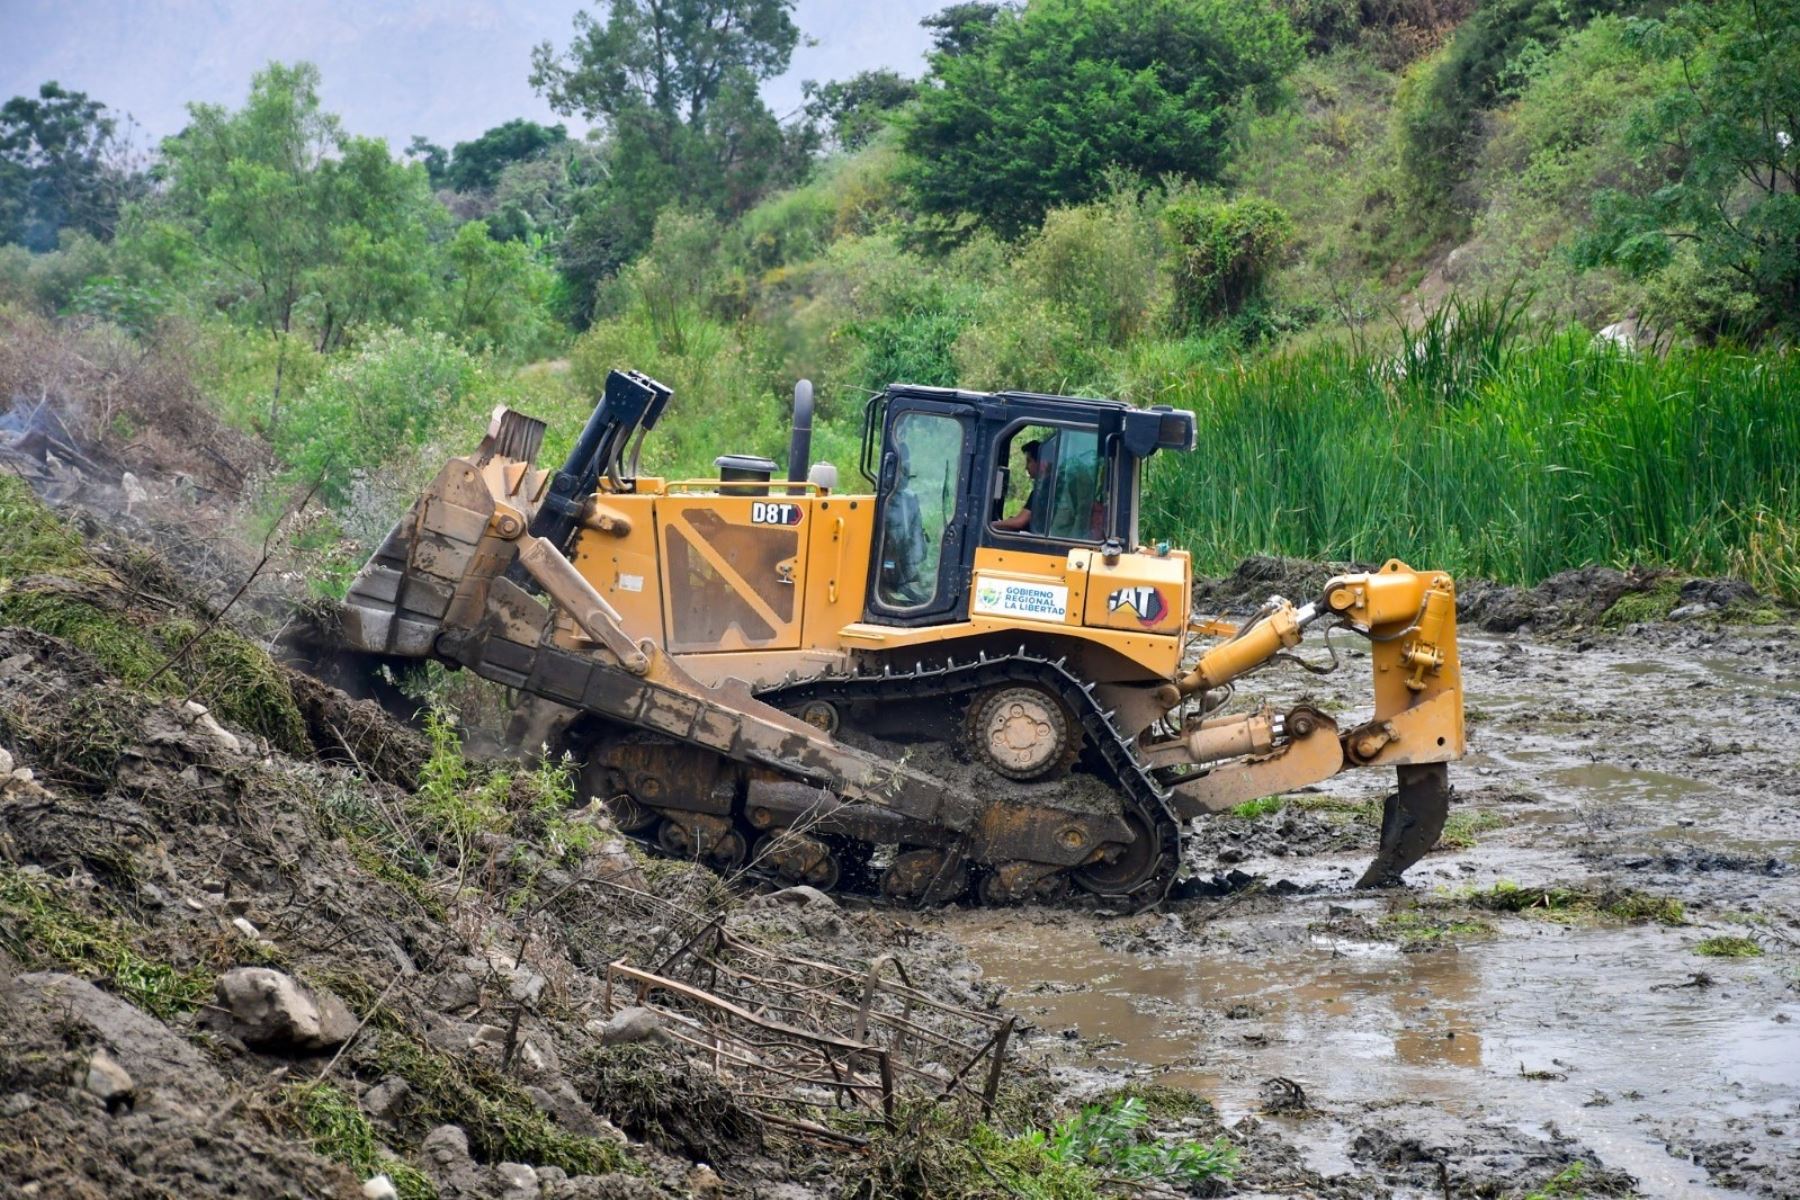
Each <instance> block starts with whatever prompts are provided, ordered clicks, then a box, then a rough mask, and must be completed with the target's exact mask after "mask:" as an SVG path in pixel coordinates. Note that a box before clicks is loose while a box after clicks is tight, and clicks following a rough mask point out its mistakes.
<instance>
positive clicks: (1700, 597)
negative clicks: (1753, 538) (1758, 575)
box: [1670, 579, 1758, 617]
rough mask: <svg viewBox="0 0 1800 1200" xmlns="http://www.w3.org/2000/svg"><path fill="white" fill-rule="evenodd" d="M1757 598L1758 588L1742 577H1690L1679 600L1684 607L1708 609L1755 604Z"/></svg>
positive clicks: (1672, 614)
mask: <svg viewBox="0 0 1800 1200" xmlns="http://www.w3.org/2000/svg"><path fill="white" fill-rule="evenodd" d="M1757 599H1758V596H1757V592H1756V589H1755V588H1753V587H1751V586H1750V585H1749V584H1747V583H1745V582H1744V581H1743V580H1741V579H1690V580H1688V581H1687V582H1686V583H1684V584H1682V585H1681V593H1680V596H1679V601H1678V602H1679V604H1680V606H1681V607H1682V608H1688V607H1695V608H1701V609H1708V608H1729V607H1731V606H1732V605H1734V604H1753V603H1755V602H1756V600H1757ZM1677 611H1679V609H1678V610H1677ZM1674 615H1675V614H1674V613H1671V614H1670V616H1671V617H1673V616H1674Z"/></svg>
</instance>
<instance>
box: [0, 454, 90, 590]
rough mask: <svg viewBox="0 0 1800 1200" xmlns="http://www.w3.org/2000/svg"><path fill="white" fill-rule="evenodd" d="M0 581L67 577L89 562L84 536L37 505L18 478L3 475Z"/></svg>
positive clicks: (0, 486) (0, 487)
mask: <svg viewBox="0 0 1800 1200" xmlns="http://www.w3.org/2000/svg"><path fill="white" fill-rule="evenodd" d="M0 529H4V530H5V531H6V539H5V541H4V542H3V543H0V581H5V580H8V579H22V578H24V577H25V576H27V575H42V574H57V575H67V574H69V573H71V572H73V571H76V570H78V569H79V568H81V567H82V566H84V565H85V564H86V562H87V557H86V555H85V554H83V553H82V549H81V535H80V534H78V533H76V532H75V531H74V530H73V529H71V528H69V527H68V526H67V525H66V524H64V523H63V522H61V521H59V520H57V519H56V518H55V517H54V516H52V515H51V514H50V512H49V510H48V509H46V508H45V507H44V506H43V505H42V504H39V503H38V500H37V497H36V496H34V495H32V492H31V487H30V485H29V484H27V483H26V482H25V481H24V480H23V479H21V478H19V477H18V476H17V475H13V474H10V473H7V472H0Z"/></svg>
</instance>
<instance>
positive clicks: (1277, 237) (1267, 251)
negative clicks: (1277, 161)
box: [1164, 196, 1294, 328]
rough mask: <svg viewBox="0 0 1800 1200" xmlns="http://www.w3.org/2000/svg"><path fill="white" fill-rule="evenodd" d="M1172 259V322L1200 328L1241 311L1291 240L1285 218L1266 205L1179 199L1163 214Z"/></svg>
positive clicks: (1253, 201) (1248, 200)
mask: <svg viewBox="0 0 1800 1200" xmlns="http://www.w3.org/2000/svg"><path fill="white" fill-rule="evenodd" d="M1164 217H1165V219H1166V220H1167V221H1168V224H1169V228H1170V230H1171V232H1173V233H1174V235H1175V241H1176V243H1177V244H1178V246H1179V250H1178V252H1177V254H1176V258H1175V270H1174V276H1175V308H1176V313H1177V320H1178V321H1179V322H1180V323H1181V324H1182V325H1183V326H1185V327H1187V328H1199V327H1201V326H1204V325H1206V324H1208V323H1210V322H1213V321H1216V320H1219V319H1220V318H1222V317H1231V316H1235V315H1237V314H1238V313H1240V312H1242V311H1244V309H1245V308H1246V307H1248V306H1249V305H1250V304H1251V302H1253V301H1254V300H1255V299H1256V298H1257V297H1258V296H1259V295H1260V294H1261V292H1262V288H1263V284H1264V282H1265V281H1266V280H1267V279H1268V276H1269V272H1270V271H1271V270H1272V269H1273V268H1274V266H1275V264H1276V263H1277V262H1278V261H1279V260H1280V258H1281V254H1282V252H1283V251H1284V250H1286V249H1287V247H1288V244H1289V242H1290V241H1291V240H1292V239H1293V236H1294V226H1293V222H1292V221H1290V220H1289V219H1288V215H1287V214H1286V213H1285V212H1283V211H1282V210H1281V209H1279V208H1277V207H1276V206H1275V205H1273V204H1271V203H1269V202H1268V201H1267V200H1263V199H1260V198H1258V197H1255V196H1246V197H1243V198H1242V199H1238V200H1232V201H1218V200H1214V201H1210V202H1208V201H1202V200H1196V199H1182V200H1178V201H1176V202H1175V203H1173V204H1171V205H1170V206H1169V208H1168V211H1167V212H1166V213H1165V214H1164Z"/></svg>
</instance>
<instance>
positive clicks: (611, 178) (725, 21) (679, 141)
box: [531, 0, 813, 319]
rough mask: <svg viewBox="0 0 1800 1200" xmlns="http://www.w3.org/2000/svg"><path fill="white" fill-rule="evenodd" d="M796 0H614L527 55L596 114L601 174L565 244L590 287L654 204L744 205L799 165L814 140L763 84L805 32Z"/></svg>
mask: <svg viewBox="0 0 1800 1200" xmlns="http://www.w3.org/2000/svg"><path fill="white" fill-rule="evenodd" d="M792 6H793V0H607V2H606V3H605V4H604V6H603V17H604V19H596V18H595V17H593V16H590V15H589V14H587V13H585V12H583V13H577V14H576V17H575V40H574V42H573V44H572V45H571V46H570V47H569V50H568V52H567V53H566V54H558V53H557V52H556V50H555V48H554V47H552V46H551V45H550V44H549V43H545V44H543V45H540V46H539V47H538V48H537V49H536V50H535V51H534V52H533V54H532V73H531V82H532V85H533V86H534V87H536V88H537V89H538V90H539V91H541V92H542V93H543V94H544V95H545V96H547V97H548V98H549V100H550V103H551V106H552V107H553V108H555V109H556V110H557V111H558V112H561V113H566V114H571V115H572V114H576V113H579V114H581V115H582V116H584V117H586V118H587V119H589V120H592V121H597V122H602V123H603V124H604V125H605V127H606V131H607V133H608V135H609V137H610V151H609V154H608V162H607V168H608V169H607V177H606V180H605V182H604V183H602V184H600V185H598V186H597V187H596V188H594V189H593V190H592V194H590V195H587V196H585V197H584V198H583V202H582V204H581V210H580V211H579V212H578V213H577V214H576V216H575V218H574V220H573V221H572V222H571V225H570V228H569V232H568V236H567V237H566V238H565V240H564V243H563V247H562V257H563V267H564V271H565V274H566V275H568V276H569V277H570V278H571V282H572V283H574V285H575V286H576V288H577V290H578V291H579V292H581V293H583V294H584V295H586V296H587V299H586V301H585V302H581V303H578V306H577V307H578V310H579V311H578V312H577V314H576V315H577V317H578V318H580V319H585V318H586V316H587V315H588V313H589V312H591V305H592V301H591V295H592V291H593V289H594V287H595V286H596V285H597V283H598V281H599V280H600V279H602V278H604V277H606V276H608V275H611V274H614V273H616V272H617V270H618V269H619V267H621V266H623V265H624V263H626V262H628V261H630V259H631V258H632V257H633V256H634V255H636V254H637V253H638V252H639V251H640V250H642V249H643V248H644V247H645V246H646V245H648V244H649V241H650V235H651V232H652V230H653V229H654V227H655V223H656V214H657V212H658V211H660V210H661V209H662V208H663V207H664V206H665V205H667V204H670V203H673V202H679V203H681V204H683V205H686V206H689V207H693V208H705V209H710V210H712V211H714V212H717V213H719V214H721V215H729V216H735V215H737V214H740V213H742V212H744V211H745V210H746V209H748V208H749V207H750V206H751V205H752V204H754V203H755V202H756V201H757V200H758V199H760V198H761V197H762V196H763V195H764V194H765V193H766V192H767V191H768V190H769V189H770V188H771V187H773V186H776V185H777V184H780V183H785V182H789V181H791V180H792V179H794V178H796V177H798V175H799V174H800V172H801V171H802V170H803V169H804V167H805V165H806V162H807V160H808V158H809V156H810V152H811V150H812V147H813V143H812V141H811V140H810V138H809V137H808V136H807V135H805V134H801V133H797V134H796V135H794V136H790V135H789V134H788V133H787V132H786V131H784V130H783V129H782V127H781V125H780V123H779V122H778V121H777V120H776V119H775V116H774V114H773V113H771V112H770V111H769V108H768V106H767V105H766V104H764V103H763V101H762V98H761V96H759V95H758V94H757V87H758V85H759V84H761V83H762V81H764V80H766V79H769V78H772V77H773V76H775V75H779V74H780V73H781V72H782V71H784V70H786V69H787V65H788V60H789V58H790V57H791V56H792V55H793V51H794V46H795V45H796V44H797V43H798V42H799V40H800V31H799V29H797V28H796V27H795V25H794V22H793V19H792V17H791V15H790V10H791V8H792Z"/></svg>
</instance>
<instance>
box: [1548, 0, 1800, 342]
mask: <svg viewBox="0 0 1800 1200" xmlns="http://www.w3.org/2000/svg"><path fill="white" fill-rule="evenodd" d="M1628 35H1629V37H1630V40H1631V41H1632V43H1633V44H1634V45H1635V46H1636V47H1637V48H1638V49H1639V50H1640V51H1641V52H1642V53H1643V54H1644V55H1646V56H1648V57H1650V58H1652V59H1665V60H1674V61H1678V62H1679V63H1680V64H1681V73H1680V80H1681V82H1680V85H1679V86H1676V87H1673V88H1670V89H1668V90H1667V91H1666V92H1665V93H1664V94H1662V95H1660V96H1658V97H1656V98H1655V99H1654V100H1653V101H1652V102H1651V103H1649V104H1648V105H1647V106H1646V107H1645V108H1644V109H1643V111H1642V113H1641V114H1640V116H1639V119H1638V120H1637V121H1636V123H1635V125H1634V127H1633V130H1632V139H1633V141H1634V142H1635V143H1636V146H1637V148H1638V149H1639V151H1640V152H1641V153H1643V154H1645V155H1651V156H1661V157H1664V158H1666V159H1668V160H1669V161H1670V162H1671V164H1672V166H1673V170H1672V172H1671V173H1670V175H1669V177H1668V182H1666V183H1665V184H1663V185H1662V186H1660V187H1657V188H1656V189H1655V190H1653V191H1650V192H1649V193H1648V194H1638V195H1634V194H1631V193H1628V192H1625V191H1621V190H1608V191H1603V192H1601V193H1600V194H1599V195H1598V196H1597V197H1596V201H1595V208H1596V215H1597V218H1598V220H1597V222H1596V228H1595V231H1594V234H1593V235H1592V236H1591V237H1590V238H1589V239H1588V240H1587V242H1586V244H1585V245H1584V247H1583V257H1584V260H1585V261H1587V262H1589V263H1596V264H1597V263H1604V264H1609V265H1616V266H1619V267H1623V268H1624V269H1626V270H1627V271H1629V272H1632V273H1634V274H1638V275H1648V274H1652V273H1656V272H1660V271H1663V270H1665V269H1667V268H1669V267H1671V266H1672V265H1675V264H1676V263H1677V259H1678V255H1679V254H1680V252H1681V251H1682V250H1684V249H1685V250H1686V251H1687V252H1688V253H1689V254H1691V256H1692V261H1693V263H1694V264H1696V265H1698V266H1699V267H1700V268H1702V269H1703V270H1704V271H1707V272H1709V273H1712V274H1714V275H1721V274H1722V275H1724V276H1725V277H1726V278H1728V279H1730V280H1731V281H1732V282H1733V283H1734V284H1735V285H1736V287H1737V289H1738V290H1740V291H1741V292H1743V293H1747V295H1748V297H1750V298H1751V299H1752V301H1753V307H1750V308H1749V309H1748V310H1747V311H1744V310H1740V311H1739V312H1738V313H1737V314H1736V316H1737V317H1739V318H1740V320H1741V322H1742V325H1743V326H1745V328H1742V329H1740V330H1739V331H1738V332H1756V331H1757V330H1759V329H1762V328H1768V327H1771V326H1775V325H1786V326H1788V327H1789V328H1793V329H1800V144H1797V143H1800V70H1796V66H1795V64H1796V63H1800V0H1723V2H1721V3H1718V4H1705V5H1701V4H1689V5H1686V6H1684V7H1682V8H1680V9H1677V10H1676V11H1675V12H1673V13H1671V14H1670V15H1669V16H1668V17H1667V18H1666V19H1660V20H1659V19H1652V18H1640V19H1637V20H1634V21H1632V22H1631V23H1630V25H1629V26H1628ZM1708 332H1715V333H1716V332H1723V331H1722V330H1718V329H1714V330H1711V331H1708Z"/></svg>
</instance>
